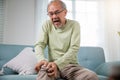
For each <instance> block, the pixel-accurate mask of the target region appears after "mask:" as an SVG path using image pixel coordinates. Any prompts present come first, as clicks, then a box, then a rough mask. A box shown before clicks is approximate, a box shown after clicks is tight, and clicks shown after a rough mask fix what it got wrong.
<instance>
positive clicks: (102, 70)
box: [95, 61, 120, 76]
mask: <svg viewBox="0 0 120 80" xmlns="http://www.w3.org/2000/svg"><path fill="white" fill-rule="evenodd" d="M117 65H118V66H120V61H114V62H105V63H103V64H101V65H100V66H98V67H97V68H96V70H95V72H96V73H97V74H98V75H103V76H109V75H110V74H111V70H112V67H113V66H117Z"/></svg>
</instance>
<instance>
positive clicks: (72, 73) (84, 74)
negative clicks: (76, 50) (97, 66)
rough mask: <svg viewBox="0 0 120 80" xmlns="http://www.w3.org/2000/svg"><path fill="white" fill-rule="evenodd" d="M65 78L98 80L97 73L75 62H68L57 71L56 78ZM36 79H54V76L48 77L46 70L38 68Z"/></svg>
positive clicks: (68, 79) (69, 79) (67, 79)
mask: <svg viewBox="0 0 120 80" xmlns="http://www.w3.org/2000/svg"><path fill="white" fill-rule="evenodd" d="M59 77H60V78H64V79H65V80H98V77H97V75H96V74H95V73H94V72H93V71H90V70H88V69H86V68H83V67H81V66H79V65H76V64H69V65H67V66H66V67H65V68H64V69H63V70H61V71H59V74H58V78H59ZM36 80H56V79H55V78H54V77H49V76H48V75H47V72H46V71H44V70H40V71H39V73H38V76H37V78H36Z"/></svg>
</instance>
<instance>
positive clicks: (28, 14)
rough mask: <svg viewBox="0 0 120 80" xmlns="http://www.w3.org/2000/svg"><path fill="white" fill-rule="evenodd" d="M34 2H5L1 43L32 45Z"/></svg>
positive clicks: (31, 0) (24, 0) (16, 0)
mask: <svg viewBox="0 0 120 80" xmlns="http://www.w3.org/2000/svg"><path fill="white" fill-rule="evenodd" d="M34 10H35V0H5V25H4V26H5V28H4V40H3V43H7V44H26V45H31V44H34V41H35V19H34V14H35V11H34Z"/></svg>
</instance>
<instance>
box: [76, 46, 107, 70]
mask: <svg viewBox="0 0 120 80" xmlns="http://www.w3.org/2000/svg"><path fill="white" fill-rule="evenodd" d="M78 62H79V64H80V65H81V66H84V67H86V68H88V69H90V70H93V71H95V69H96V68H97V67H98V66H99V65H100V64H102V63H104V62H105V56H104V51H103V48H101V47H80V49H79V52H78Z"/></svg>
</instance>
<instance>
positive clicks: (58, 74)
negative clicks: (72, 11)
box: [35, 0, 98, 80]
mask: <svg viewBox="0 0 120 80" xmlns="http://www.w3.org/2000/svg"><path fill="white" fill-rule="evenodd" d="M47 12H48V16H49V17H50V20H47V21H46V22H45V23H44V24H43V26H42V31H41V34H40V40H39V41H38V42H37V43H36V45H35V51H36V56H37V58H38V63H37V64H36V67H35V69H36V71H37V72H38V76H37V80H56V79H57V78H63V79H65V80H98V78H97V76H96V74H95V73H94V72H92V71H90V70H88V69H85V68H83V67H81V66H79V65H78V62H77V53H78V50H79V47H80V46H79V45H80V26H79V23H78V22H76V21H74V20H69V19H66V18H65V17H66V14H67V9H66V5H65V4H64V3H63V2H62V1H61V0H53V1H51V2H50V3H49V4H48V7H47ZM47 45H48V59H46V58H45V57H44V49H45V47H46V46H47Z"/></svg>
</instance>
